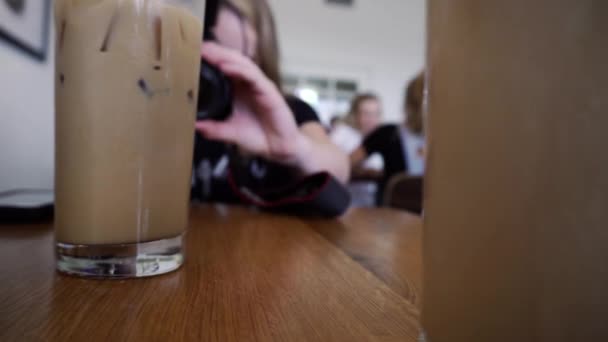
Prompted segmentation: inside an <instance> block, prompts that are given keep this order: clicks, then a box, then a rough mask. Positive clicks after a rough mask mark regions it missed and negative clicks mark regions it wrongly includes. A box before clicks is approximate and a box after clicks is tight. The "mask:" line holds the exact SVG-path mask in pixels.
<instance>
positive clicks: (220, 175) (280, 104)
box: [192, 0, 349, 202]
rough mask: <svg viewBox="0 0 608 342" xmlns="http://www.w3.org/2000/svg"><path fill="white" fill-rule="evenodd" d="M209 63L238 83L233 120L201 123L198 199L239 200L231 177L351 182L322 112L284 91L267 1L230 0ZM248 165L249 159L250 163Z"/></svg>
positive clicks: (222, 7) (256, 181)
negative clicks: (321, 176) (325, 177)
mask: <svg viewBox="0 0 608 342" xmlns="http://www.w3.org/2000/svg"><path fill="white" fill-rule="evenodd" d="M213 33H214V35H215V37H216V40H217V42H204V43H203V46H202V49H201V51H202V52H201V54H202V57H203V59H205V60H206V61H207V62H208V63H210V64H212V65H214V66H215V67H217V68H218V69H219V70H220V71H221V72H222V73H224V74H225V75H226V76H227V77H229V78H230V79H231V80H232V85H233V89H234V101H233V111H232V114H231V115H230V116H229V118H228V119H227V120H226V121H222V122H220V121H199V122H198V123H197V124H196V129H197V131H198V133H197V137H196V145H195V155H194V173H193V186H192V197H193V199H195V200H199V201H220V202H234V201H238V200H239V198H238V197H237V196H236V195H235V194H234V191H232V190H231V187H230V179H229V178H230V177H229V176H230V172H235V170H234V165H235V161H234V159H237V157H236V156H238V159H240V161H239V162H238V163H237V164H238V165H237V167H238V168H239V170H238V172H239V173H240V174H241V175H244V177H245V178H247V181H248V183H249V185H252V184H253V185H252V186H253V187H254V188H260V189H264V188H269V187H280V186H282V185H285V184H284V183H288V182H289V179H291V180H294V179H297V178H298V177H304V176H308V175H312V174H314V173H317V172H321V171H327V172H329V173H330V174H332V175H333V176H334V177H335V178H336V179H338V180H339V181H341V182H345V181H346V180H347V178H348V174H349V162H348V157H347V156H346V155H345V154H344V153H343V152H341V151H340V150H339V149H338V148H337V147H336V146H335V145H334V144H332V142H331V141H330V139H329V137H328V136H327V134H326V132H325V130H324V128H323V126H322V125H321V124H320V122H319V119H318V117H317V115H316V113H315V112H314V110H313V109H312V108H311V107H310V106H308V105H307V104H305V103H304V102H302V101H300V100H297V99H295V98H292V97H287V98H286V97H285V96H284V95H283V94H282V92H281V90H280V89H281V79H280V73H279V48H278V43H277V37H276V32H275V25H274V20H273V17H272V13H271V10H270V7H269V5H268V3H267V2H266V0H222V1H220V2H219V8H218V12H217V17H216V24H215V27H214V28H213ZM243 161H245V162H243Z"/></svg>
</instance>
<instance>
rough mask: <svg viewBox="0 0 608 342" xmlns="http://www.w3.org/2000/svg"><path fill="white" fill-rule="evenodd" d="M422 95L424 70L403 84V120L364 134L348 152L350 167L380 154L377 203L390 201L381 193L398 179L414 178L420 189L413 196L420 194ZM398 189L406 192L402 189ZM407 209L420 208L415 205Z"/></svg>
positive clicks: (423, 145)
mask: <svg viewBox="0 0 608 342" xmlns="http://www.w3.org/2000/svg"><path fill="white" fill-rule="evenodd" d="M423 95H424V74H423V73H420V74H419V75H418V76H417V77H416V78H415V79H413V80H412V81H411V82H410V83H409V85H408V86H407V88H406V94H405V101H404V106H403V111H404V113H405V117H406V119H405V121H404V123H403V124H386V125H383V126H381V127H379V128H377V129H376V130H374V131H373V132H371V133H370V134H369V135H368V136H366V137H365V139H364V140H363V143H362V144H361V146H360V147H358V148H357V149H356V150H355V151H354V152H352V153H351V163H352V167H353V169H356V168H358V167H361V165H362V163H363V162H364V161H365V160H366V158H367V157H368V156H370V155H372V154H374V153H379V154H380V155H382V159H383V161H384V173H383V174H382V177H381V178H380V179H379V181H378V187H379V188H378V192H377V195H376V204H378V205H382V204H385V203H384V202H388V201H390V199H385V196H384V195H385V192H386V191H387V188H388V187H391V188H392V187H394V186H395V184H396V182H398V181H397V179H401V180H404V179H408V180H411V179H416V182H417V183H419V184H420V185H419V187H420V191H416V193H417V194H416V195H417V196H416V197H419V195H418V192H420V193H421V187H422V179H421V177H422V176H423V175H424V167H425V165H424V154H425V140H424V127H423V122H424V118H423ZM395 177H399V178H395ZM412 177H413V178H412ZM388 190H389V191H390V192H391V193H390V195H393V194H392V189H388ZM399 193H400V195H408V194H404V193H403V192H402V191H400V192H399ZM420 201H421V198H420ZM420 201H419V202H420ZM408 209H410V210H413V211H420V210H421V208H420V209H419V208H417V207H416V208H408Z"/></svg>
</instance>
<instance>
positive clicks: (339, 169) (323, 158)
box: [295, 122, 350, 183]
mask: <svg viewBox="0 0 608 342" xmlns="http://www.w3.org/2000/svg"><path fill="white" fill-rule="evenodd" d="M300 133H301V134H300V136H301V138H300V139H302V141H301V143H300V146H301V147H300V149H299V150H298V152H297V157H296V158H295V159H296V160H297V168H298V169H299V170H301V171H302V172H303V173H304V174H312V173H315V172H319V171H328V172H330V173H331V174H333V175H334V177H336V178H337V179H338V180H340V181H341V182H343V183H346V182H347V181H348V178H349V174H350V167H349V163H348V156H347V155H346V154H345V153H344V152H342V150H340V148H339V147H338V146H336V145H335V144H334V143H333V142H332V141H331V140H330V139H329V136H328V135H327V133H326V132H325V129H323V126H321V125H320V124H319V123H318V122H309V123H306V124H304V125H303V126H301V127H300Z"/></svg>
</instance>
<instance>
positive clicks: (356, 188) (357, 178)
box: [330, 93, 384, 207]
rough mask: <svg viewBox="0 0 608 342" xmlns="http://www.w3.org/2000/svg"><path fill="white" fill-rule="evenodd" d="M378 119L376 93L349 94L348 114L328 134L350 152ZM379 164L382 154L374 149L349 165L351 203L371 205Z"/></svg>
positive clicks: (375, 126) (379, 108)
mask: <svg viewBox="0 0 608 342" xmlns="http://www.w3.org/2000/svg"><path fill="white" fill-rule="evenodd" d="M381 120H382V104H381V103H380V99H379V98H378V96H377V95H375V94H373V93H362V94H359V95H357V96H355V97H354V98H353V100H352V102H351V107H350V111H349V114H348V115H347V117H346V119H345V120H344V122H340V123H338V124H336V125H335V127H334V129H333V130H332V131H331V133H330V137H331V139H332V141H333V142H334V143H335V144H336V145H338V146H339V147H340V148H341V149H342V150H344V151H345V152H346V153H349V154H350V153H352V152H354V151H355V150H356V149H357V147H359V146H360V145H361V142H362V141H363V139H364V138H365V137H366V136H367V135H368V134H370V133H371V132H373V131H374V130H375V129H376V128H377V127H378V126H379V125H380V123H381ZM383 164H384V163H383V160H382V156H380V154H378V153H375V154H372V155H369V156H367V158H366V160H365V161H364V162H362V163H360V165H357V166H353V167H352V168H351V179H350V185H349V190H350V192H351V197H352V198H351V199H352V205H353V206H355V207H369V206H373V205H375V196H376V191H377V186H376V183H377V182H376V181H377V179H379V178H380V177H381V176H382V168H383Z"/></svg>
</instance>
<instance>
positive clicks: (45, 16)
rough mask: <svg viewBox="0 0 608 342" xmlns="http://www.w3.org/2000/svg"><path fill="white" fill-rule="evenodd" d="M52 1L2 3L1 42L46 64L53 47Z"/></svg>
mask: <svg viewBox="0 0 608 342" xmlns="http://www.w3.org/2000/svg"><path fill="white" fill-rule="evenodd" d="M50 7H51V0H0V40H3V41H6V42H8V43H9V44H11V45H12V46H14V47H15V48H17V49H19V50H21V51H23V52H24V53H26V54H28V55H29V56H31V57H33V58H35V59H38V60H40V61H44V60H45V59H46V57H47V52H48V45H49V25H50V20H49V19H50V17H49V16H50Z"/></svg>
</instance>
